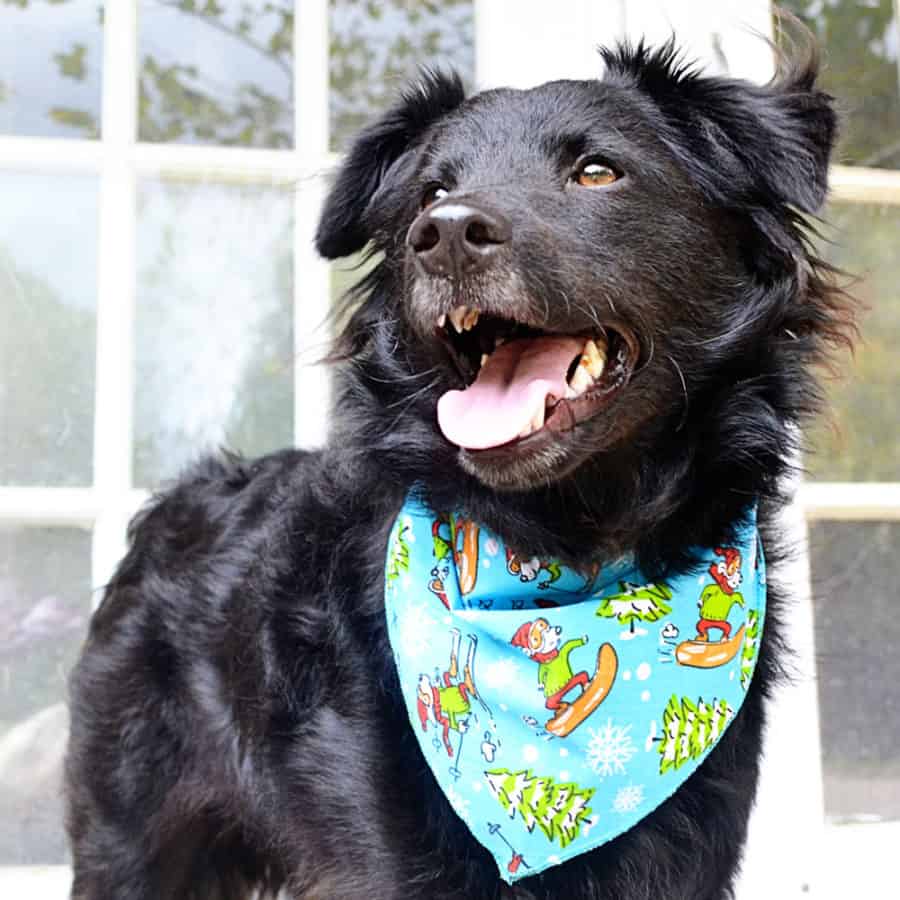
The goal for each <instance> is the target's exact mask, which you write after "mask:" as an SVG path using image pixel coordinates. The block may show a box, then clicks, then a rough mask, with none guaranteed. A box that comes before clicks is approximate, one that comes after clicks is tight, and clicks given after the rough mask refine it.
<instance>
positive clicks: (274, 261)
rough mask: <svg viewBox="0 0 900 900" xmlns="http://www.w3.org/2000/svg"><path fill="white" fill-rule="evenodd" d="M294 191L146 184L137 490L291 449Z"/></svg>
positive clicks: (141, 219) (141, 220) (142, 193)
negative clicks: (217, 462)
mask: <svg viewBox="0 0 900 900" xmlns="http://www.w3.org/2000/svg"><path fill="white" fill-rule="evenodd" d="M297 189H300V190H302V186H301V187H300V188H296V187H292V186H273V185H268V186H263V185H259V184H252V185H241V184H225V183H191V182H176V181H155V180H147V181H143V182H141V183H140V185H139V194H138V202H139V213H138V242H137V247H138V283H137V311H136V323H135V335H136V348H135V350H136V354H137V362H136V365H137V371H136V386H135V391H136V396H135V401H136V408H135V457H134V471H135V481H136V483H137V484H138V485H140V486H142V487H151V486H154V485H156V484H158V483H159V481H160V480H161V479H164V478H168V477H171V476H173V475H175V474H177V473H178V471H179V470H180V469H181V468H182V467H183V466H184V465H185V464H186V463H187V462H189V461H190V460H193V459H196V458H197V457H198V456H199V455H200V454H202V453H203V452H207V451H210V450H215V449H216V448H218V447H219V446H227V447H229V448H231V449H234V450H238V451H241V452H242V453H245V454H247V455H255V454H259V453H264V452H267V451H269V450H274V449H277V448H280V447H284V446H288V445H290V444H291V442H292V440H293V413H292V408H293V369H292V357H293V324H292V322H293V312H292V310H293V303H292V294H293V263H292V255H291V248H292V240H293V237H292V232H293V196H294V190H297Z"/></svg>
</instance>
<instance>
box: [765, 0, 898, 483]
mask: <svg viewBox="0 0 900 900" xmlns="http://www.w3.org/2000/svg"><path fill="white" fill-rule="evenodd" d="M780 5H781V6H782V7H783V8H784V9H786V10H788V11H789V12H792V13H794V14H795V15H796V16H798V17H799V18H800V19H801V20H802V21H803V22H804V23H805V24H806V25H807V26H808V27H809V28H810V29H811V30H812V31H813V33H814V34H815V35H816V37H817V38H818V40H819V41H820V43H821V45H822V48H823V51H824V62H825V66H824V71H823V75H822V85H823V87H824V89H825V90H826V91H828V92H829V93H831V94H832V95H833V96H834V97H836V98H838V104H839V108H840V109H841V112H842V118H843V123H842V129H841V138H840V141H839V143H838V149H837V153H836V155H835V161H836V162H838V163H842V164H844V165H856V166H870V167H876V168H893V169H896V168H900V56H898V53H900V47H898V44H900V35H898V25H897V21H896V6H895V3H894V0H862V2H859V0H782V2H781V3H780ZM823 219H824V221H825V223H827V224H825V225H824V226H823V227H821V231H822V237H823V239H822V240H821V241H819V248H820V252H821V253H822V255H823V256H824V257H825V258H826V259H828V260H829V261H831V262H833V263H834V264H835V265H837V266H839V267H840V268H841V269H843V270H844V271H845V272H847V273H848V278H847V283H848V285H849V288H850V290H851V293H853V294H854V295H856V296H857V297H859V298H860V299H861V300H862V301H863V302H864V303H865V304H866V305H867V307H868V312H867V313H866V314H865V315H864V317H863V320H862V325H863V327H862V333H863V342H862V343H861V344H860V346H859V347H858V349H857V352H856V354H855V357H854V358H853V359H852V360H846V361H845V362H844V364H843V365H842V376H843V377H841V378H839V379H831V380H830V381H829V383H828V391H829V396H830V399H831V404H832V416H831V418H830V419H824V420H823V421H822V422H821V423H820V424H819V425H818V426H817V427H816V428H815V429H814V430H813V431H812V432H811V434H810V435H809V444H810V448H811V452H810V454H809V455H808V457H807V465H808V468H809V470H810V474H811V475H812V477H813V478H815V479H817V480H823V481H896V480H900V354H898V353H897V352H896V351H895V350H894V348H895V347H897V346H900V252H898V246H900V239H898V235H900V205H887V204H886V205H870V204H849V203H832V204H830V205H829V206H828V208H827V209H826V210H825V212H824V213H823Z"/></svg>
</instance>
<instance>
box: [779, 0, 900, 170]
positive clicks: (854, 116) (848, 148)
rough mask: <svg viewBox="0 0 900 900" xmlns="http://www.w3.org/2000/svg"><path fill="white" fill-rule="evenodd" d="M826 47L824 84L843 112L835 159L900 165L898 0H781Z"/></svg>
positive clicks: (890, 166)
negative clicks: (864, 0)
mask: <svg viewBox="0 0 900 900" xmlns="http://www.w3.org/2000/svg"><path fill="white" fill-rule="evenodd" d="M778 5H779V6H780V7H781V8H782V9H786V10H788V11H789V12H792V13H794V14H795V15H797V16H799V17H800V18H801V19H802V20H803V21H804V22H805V23H806V24H807V25H808V26H809V27H810V28H811V29H812V30H813V32H814V33H815V35H816V37H817V38H818V39H819V41H820V43H821V44H822V45H823V47H824V49H825V67H824V69H823V73H822V85H823V86H824V88H825V90H827V91H828V92H829V93H831V94H834V96H835V97H838V98H839V102H840V106H841V109H842V110H843V111H844V112H845V114H846V115H845V122H844V127H843V129H842V131H843V136H842V139H841V141H840V143H839V145H838V153H837V157H836V162H839V163H844V164H847V165H855V166H876V167H879V166H880V167H882V168H891V169H897V168H900V68H898V65H900V64H898V58H897V57H898V52H900V26H898V22H897V9H898V6H897V4H896V0H867V2H865V3H860V2H859V0H828V2H823V0H780V3H779V4H778Z"/></svg>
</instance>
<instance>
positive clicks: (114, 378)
mask: <svg viewBox="0 0 900 900" xmlns="http://www.w3.org/2000/svg"><path fill="white" fill-rule="evenodd" d="M474 2H475V12H476V19H475V24H476V47H475V55H476V80H477V83H478V85H479V87H488V86H493V85H498V84H507V85H512V86H517V87H527V86H530V85H533V84H536V83H539V82H541V81H544V80H547V79H551V78H559V77H595V76H596V75H597V73H598V70H599V62H598V59H597V56H596V53H595V49H594V46H595V45H596V44H600V43H609V42H610V41H612V40H615V39H616V38H618V37H621V36H623V35H628V36H631V37H638V36H641V35H646V36H647V37H648V38H649V39H650V40H652V41H656V42H658V41H660V40H664V39H665V38H667V37H668V36H669V34H670V33H671V32H673V31H674V32H675V33H676V35H677V36H678V39H679V42H680V43H681V44H682V45H684V46H685V47H686V48H687V50H688V52H689V53H693V54H694V55H696V56H697V57H699V58H701V59H704V58H706V59H708V58H709V55H710V54H709V49H710V45H709V37H710V34H711V33H712V31H717V33H718V37H719V39H720V42H721V43H720V46H722V47H724V48H725V50H726V56H727V58H728V60H729V63H730V64H731V69H730V70H731V71H732V73H733V74H737V75H742V76H746V77H750V78H753V79H755V80H757V81H761V80H765V78H766V77H768V75H769V74H770V69H771V56H770V55H769V53H768V50H767V48H766V47H765V45H764V43H763V42H762V41H761V40H760V39H759V37H758V34H754V33H753V32H752V30H751V29H755V30H756V32H757V33H761V34H768V33H769V32H770V28H771V10H770V7H769V3H768V0H744V2H737V0H605V2H602V3H601V2H597V0H570V2H569V3H568V4H566V7H565V9H561V8H559V7H558V6H557V5H552V4H547V3H544V2H541V0H517V3H516V4H515V11H513V10H512V9H511V4H508V3H505V2H503V0H474ZM105 6H106V8H105V24H104V40H103V48H104V49H103V71H102V84H103V89H102V135H101V138H100V139H99V140H71V139H59V138H17V137H3V136H0V169H3V170H6V171H22V172H26V171H36V172H41V173H57V174H65V173H90V174H94V175H97V176H98V177H99V179H100V203H99V241H98V297H97V353H96V393H95V408H94V457H93V463H94V466H93V471H94V481H93V484H92V486H90V487H85V488H50V487H34V488H32V487H27V488H25V487H23V488H13V487H2V486H0V522H2V523H6V524H14V525H19V526H26V527H27V526H34V527H52V526H56V527H74V528H82V529H86V530H90V531H91V532H92V562H91V580H92V584H93V585H94V586H95V587H97V588H99V587H100V586H102V585H103V584H104V583H105V582H106V581H107V580H108V578H109V577H110V575H111V574H112V572H113V571H114V569H115V566H116V564H117V562H118V560H119V559H120V558H121V555H122V553H123V550H124V547H125V529H126V526H127V523H128V521H129V520H130V518H131V516H132V515H133V514H134V513H135V512H136V510H137V509H138V508H139V507H140V505H141V503H142V502H143V501H144V500H145V499H146V497H147V494H146V492H145V491H141V490H138V489H136V488H135V487H134V485H133V477H132V455H133V388H134V334H133V328H134V304H135V289H136V269H135V257H136V253H135V239H136V192H137V180H138V178H142V177H156V178H159V177H169V178H187V177H201V178H205V179H212V180H216V179H223V180H229V181H235V180H236V181H259V180H262V181H266V182H276V183H278V182H282V183H295V182H298V181H301V182H302V185H303V189H302V190H297V191H295V200H294V203H295V210H294V212H295V237H294V246H293V257H294V272H295V277H294V298H293V300H294V304H293V307H294V342H295V347H294V349H295V352H296V358H297V360H298V364H297V365H296V367H295V375H294V439H295V443H296V445H297V446H302V447H313V446H318V445H321V444H322V443H323V442H324V439H325V436H326V432H327V421H326V403H324V402H323V401H322V398H323V397H325V396H327V392H328V375H327V372H326V371H325V370H324V369H323V367H321V366H320V367H315V366H312V365H310V363H311V361H312V360H313V359H314V358H315V355H316V353H317V352H318V350H320V348H321V342H322V338H323V333H322V327H323V322H324V320H325V317H326V315H327V311H328V306H329V297H330V269H329V266H328V264H327V263H326V262H325V261H323V260H321V259H319V258H318V256H317V255H316V254H315V251H314V247H313V233H314V229H315V223H316V219H317V216H318V211H319V209H320V206H321V202H322V199H323V196H324V191H325V179H324V175H325V173H326V172H327V171H328V170H329V169H330V168H331V167H332V166H333V165H334V163H335V156H334V154H332V153H330V152H329V149H328V148H329V134H328V126H329V116H328V16H329V5H328V2H327V0H297V2H296V13H297V18H296V27H295V33H294V97H295V98H296V99H295V122H294V125H295V148H294V149H293V150H259V149H243V148H223V147H201V146H186V145H173V144H165V145H154V144H146V143H140V142H138V140H137V67H138V9H137V6H138V0H112V2H107V3H106V5H105ZM831 185H832V197H833V199H835V200H838V201H842V202H849V203H878V204H884V203H891V204H894V203H896V204H900V172H893V171H885V170H878V169H861V168H855V167H854V168H848V167H841V166H836V167H834V168H833V169H832V172H831ZM309 398H316V399H315V402H314V403H310V402H309ZM787 517H788V520H789V522H790V523H791V524H790V525H789V527H791V528H793V529H794V530H795V532H796V533H797V534H802V533H803V532H804V530H805V528H804V523H805V522H808V521H813V520H821V519H829V520H858V521H884V520H895V521H896V520H898V519H900V483H897V482H894V483H818V482H817V483H815V484H802V485H801V486H800V489H799V491H798V497H797V501H796V503H795V504H794V506H793V507H792V508H791V509H790V510H788V512H787ZM789 578H790V581H791V583H792V584H793V585H794V586H795V587H796V588H797V589H798V590H799V591H800V593H801V594H802V599H801V600H800V601H799V602H798V610H799V614H798V616H797V617H796V618H795V619H794V621H793V623H792V625H793V627H792V637H793V640H794V643H795V646H797V648H798V649H799V651H800V656H801V665H802V668H803V670H804V671H805V672H806V675H805V677H804V678H802V679H801V680H800V682H799V683H798V684H796V685H795V686H794V687H793V688H791V689H789V690H785V691H782V695H781V697H780V699H779V701H778V702H777V703H776V704H775V709H774V710H773V724H772V726H771V727H770V732H769V739H768V756H767V760H768V762H767V763H766V766H765V770H764V772H765V774H764V778H763V784H762V787H761V792H760V798H759V802H758V805H757V811H756V813H755V816H754V821H753V823H752V826H751V839H750V843H749V846H748V852H747V857H746V862H745V866H744V878H743V881H742V884H741V891H740V897H741V898H742V900H744V898H747V900H749V898H756V897H759V896H763V891H766V892H768V893H773V895H774V896H778V897H784V898H792V897H795V896H796V897H798V898H799V897H808V896H810V895H812V896H818V897H831V896H835V897H837V896H838V895H839V892H840V893H842V894H844V893H846V891H847V890H848V887H847V885H846V884H841V882H840V878H839V873H837V874H836V873H835V872H834V871H833V869H831V868H829V866H828V859H829V857H830V858H831V859H834V858H836V857H837V856H845V855H846V854H845V852H830V851H831V850H832V848H838V849H839V850H840V849H841V848H846V847H847V846H848V842H850V843H851V844H853V845H856V844H857V843H858V842H859V843H865V845H866V846H867V847H868V848H869V852H870V853H871V852H872V851H871V839H872V832H871V830H869V831H867V832H865V833H863V832H859V831H853V830H847V827H846V826H842V827H841V828H840V829H837V828H833V827H825V826H824V816H823V805H822V781H821V768H820V756H819V743H818V729H817V722H818V712H817V697H816V688H815V680H814V677H815V676H814V665H813V639H812V633H813V632H812V603H811V599H810V593H809V572H808V560H807V559H806V558H803V559H801V560H799V561H798V562H797V564H796V567H795V570H794V571H793V572H792V573H790V574H789ZM95 596H96V597H99V592H97V593H96V594H95ZM798 747H801V748H802V753H801V752H798V749H797V748H798ZM798 759H801V760H802V763H801V764H800V765H799V766H798V765H797V762H798ZM786 796H789V797H790V798H791V799H790V801H787V800H785V797H786ZM861 827H865V828H867V829H871V828H872V826H861ZM809 829H811V831H808V830H809ZM898 829H900V826H897V828H895V827H893V826H891V827H887V826H886V827H885V828H884V829H883V830H882V837H880V838H878V840H877V841H876V844H877V845H878V846H879V847H883V849H882V851H881V852H882V858H883V859H887V858H889V857H888V853H889V852H890V851H891V850H892V849H893V845H894V843H895V842H896V837H897V831H898ZM800 834H805V835H806V839H805V841H803V842H801V841H798V835H800ZM820 838H821V839H820ZM890 838H893V840H889V839H890ZM803 843H805V844H806V845H807V846H808V847H811V846H812V845H818V846H817V847H816V848H815V849H816V850H817V851H821V852H815V853H812V852H810V853H808V854H805V855H804V853H802V852H801V853H799V854H798V846H799V845H801V844H803ZM823 848H824V850H823ZM799 849H801V850H802V846H800V847H799ZM866 874H867V873H866V871H865V868H864V867H862V866H854V872H853V877H854V881H853V882H852V888H853V892H854V894H862V893H865V888H864V883H863V882H862V881H861V880H860V879H864V878H865V877H866ZM874 874H875V876H876V877H877V875H878V873H877V872H875V873H874ZM870 877H871V876H870ZM69 879H70V874H69V870H68V868H67V867H65V866H58V867H52V866H51V867H47V866H34V867H31V866H29V867H18V868H16V867H6V868H2V867H0V894H2V895H4V896H28V897H33V898H36V900H41V898H45V897H46V898H63V897H65V896H67V890H68V883H69ZM847 884H850V883H849V882H848V883H847ZM880 886H881V885H875V883H874V881H873V884H872V895H873V896H877V895H878V892H876V891H875V887H880Z"/></svg>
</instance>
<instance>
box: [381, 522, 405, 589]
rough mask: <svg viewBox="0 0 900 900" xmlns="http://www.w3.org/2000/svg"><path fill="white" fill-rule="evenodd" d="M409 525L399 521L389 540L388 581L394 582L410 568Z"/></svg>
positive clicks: (389, 582)
mask: <svg viewBox="0 0 900 900" xmlns="http://www.w3.org/2000/svg"><path fill="white" fill-rule="evenodd" d="M408 532H409V525H404V524H401V523H400V522H397V524H396V525H394V530H393V531H392V532H391V539H390V541H389V542H388V564H387V576H386V577H387V582H388V584H389V585H390V584H393V583H394V582H395V581H396V580H397V579H398V578H399V577H400V575H401V574H403V572H406V571H408V570H409V541H408V540H407V533H408Z"/></svg>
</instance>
